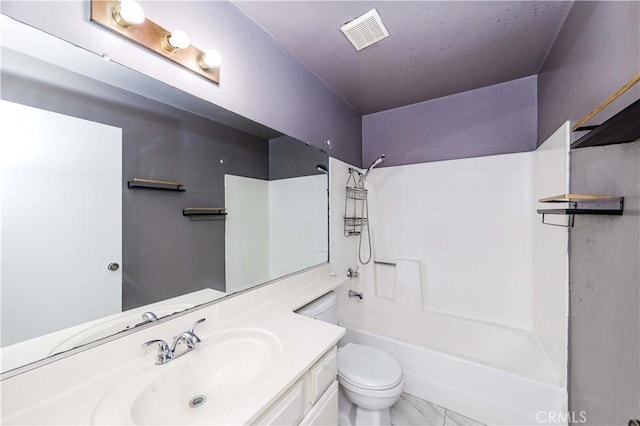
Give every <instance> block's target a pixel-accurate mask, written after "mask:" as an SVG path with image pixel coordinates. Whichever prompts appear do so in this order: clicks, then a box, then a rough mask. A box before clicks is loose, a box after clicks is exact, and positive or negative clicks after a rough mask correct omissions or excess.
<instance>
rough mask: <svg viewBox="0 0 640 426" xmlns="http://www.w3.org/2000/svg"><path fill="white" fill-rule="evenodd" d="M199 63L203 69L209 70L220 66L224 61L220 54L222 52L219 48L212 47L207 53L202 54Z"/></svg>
mask: <svg viewBox="0 0 640 426" xmlns="http://www.w3.org/2000/svg"><path fill="white" fill-rule="evenodd" d="M198 63H199V64H200V68H202V69H203V70H208V69H209V68H216V67H219V66H220V64H221V63H222V56H221V55H220V52H218V51H217V50H215V49H211V50H209V51H207V53H205V54H204V55H202V57H201V58H200V60H199V61H198Z"/></svg>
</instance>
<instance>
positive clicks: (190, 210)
mask: <svg viewBox="0 0 640 426" xmlns="http://www.w3.org/2000/svg"><path fill="white" fill-rule="evenodd" d="M182 215H183V216H226V215H227V209H225V208H224V207H187V208H185V209H182Z"/></svg>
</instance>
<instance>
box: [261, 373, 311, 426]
mask: <svg viewBox="0 0 640 426" xmlns="http://www.w3.org/2000/svg"><path fill="white" fill-rule="evenodd" d="M302 385H303V382H302V381H300V382H298V383H296V384H295V385H293V387H292V388H291V389H290V390H289V391H288V392H287V393H286V394H285V395H284V396H283V397H281V398H280V399H279V400H278V402H276V403H275V404H273V405H272V406H271V408H269V410H268V411H267V412H266V413H265V414H264V415H263V416H262V418H261V419H260V420H258V421H257V422H256V423H255V424H257V425H295V424H298V420H300V417H302V414H303V396H302V394H303V392H302Z"/></svg>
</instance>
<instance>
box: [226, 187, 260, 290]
mask: <svg viewBox="0 0 640 426" xmlns="http://www.w3.org/2000/svg"><path fill="white" fill-rule="evenodd" d="M224 188H225V206H226V209H227V216H226V222H225V234H224V235H225V241H224V245H225V262H224V263H225V281H226V292H227V293H234V292H236V291H239V290H243V289H245V288H247V287H251V286H252V285H256V284H260V283H263V282H265V281H268V280H269V257H268V256H267V249H268V246H269V240H268V239H269V181H266V180H261V179H253V178H247V177H242V176H233V175H225V176H224Z"/></svg>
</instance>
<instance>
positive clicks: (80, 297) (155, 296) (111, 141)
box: [0, 46, 328, 371]
mask: <svg viewBox="0 0 640 426" xmlns="http://www.w3.org/2000/svg"><path fill="white" fill-rule="evenodd" d="M69 48H70V49H75V50H76V52H75V54H81V55H91V56H94V55H92V54H90V53H88V52H84V51H81V50H80V49H78V48H75V47H72V46H69ZM2 59H3V60H2V75H1V77H2V100H1V101H0V106H1V108H2V109H1V113H2V117H3V122H5V123H6V125H3V126H2V129H1V130H0V132H1V134H0V140H1V141H2V142H0V158H1V159H2V160H0V161H1V167H2V175H1V185H2V187H1V189H2V191H1V193H2V204H1V210H0V218H1V220H0V232H1V248H2V251H1V262H0V268H1V270H0V271H1V282H2V311H1V312H2V318H1V319H2V347H3V351H2V354H3V365H2V370H3V371H7V370H10V369H13V368H16V367H18V366H20V365H22V364H27V363H30V362H33V361H35V360H37V359H41V358H44V357H46V356H49V355H53V354H55V353H58V352H61V351H65V350H69V349H71V348H73V347H76V346H79V345H83V344H86V343H89V342H92V341H95V340H97V339H100V338H103V337H105V336H109V335H112V334H114V333H117V332H119V331H121V330H124V329H128V328H132V327H135V326H137V325H140V324H145V323H148V322H152V321H155V320H156V319H157V318H161V317H163V316H166V315H171V314H173V313H175V312H180V311H182V310H184V309H188V308H191V307H194V306H197V305H200V304H202V303H206V302H208V301H211V300H214V299H217V298H221V297H224V296H226V295H228V294H232V293H234V292H238V291H241V290H244V289H247V288H250V287H252V286H255V285H258V284H262V283H265V282H268V281H270V280H273V279H276V278H279V277H282V276H285V275H288V274H291V273H294V272H296V271H300V270H303V269H306V268H308V267H310V266H313V265H317V264H321V263H324V262H327V261H328V219H327V218H328V171H327V164H328V157H327V155H326V154H325V153H324V152H321V151H319V150H317V149H315V148H312V147H310V146H308V145H307V144H305V143H302V142H300V141H298V140H296V139H294V138H291V137H289V136H286V135H283V134H281V133H279V132H277V131H274V130H272V129H268V128H265V127H264V126H261V125H259V124H257V123H254V122H250V121H249V120H246V119H243V118H241V117H237V116H233V114H231V113H229V112H227V113H226V115H227V116H229V117H230V120H229V121H230V122H232V123H233V127H232V126H230V125H226V124H222V123H220V122H218V121H214V120H211V119H208V118H206V117H203V116H202V115H199V114H195V113H192V112H188V111H186V110H183V109H180V108H176V107H173V106H171V105H169V104H165V103H161V102H158V101H155V100H152V99H149V98H147V97H144V96H141V95H140V94H137V93H132V92H130V91H127V90H124V89H123V88H120V87H115V86H113V85H110V84H106V83H104V82H102V81H98V80H97V79H93V78H92V77H91V76H90V75H89V76H87V75H82V74H78V73H75V72H72V71H69V70H68V69H65V68H61V67H58V66H55V65H52V64H50V63H46V62H43V61H41V60H40V59H38V58H35V57H32V56H29V55H26V54H24V53H23V52H17V51H14V50H11V49H9V48H6V47H3V49H2ZM100 62H102V63H101V64H100V65H99V66H100V67H117V68H118V71H117V72H120V73H122V72H123V70H124V74H125V75H126V73H131V74H132V75H134V74H135V75H134V76H133V77H132V78H140V75H139V74H137V73H135V72H134V71H131V70H127V69H124V67H121V66H120V65H118V64H115V63H112V62H104V61H100ZM104 71H105V70H104V69H101V72H104ZM154 84H158V82H155V83H154ZM172 90H175V91H176V92H178V91H177V89H172ZM180 96H184V93H182V92H180ZM256 101H258V100H256ZM199 102H202V101H199ZM218 115H219V114H218ZM34 313H37V315H35V317H34Z"/></svg>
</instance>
